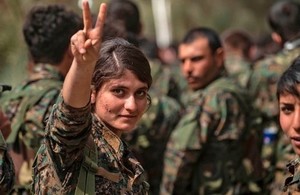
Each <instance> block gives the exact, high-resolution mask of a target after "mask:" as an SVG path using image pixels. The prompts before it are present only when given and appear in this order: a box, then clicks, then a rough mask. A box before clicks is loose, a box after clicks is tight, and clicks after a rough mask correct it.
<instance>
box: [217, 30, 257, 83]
mask: <svg viewBox="0 0 300 195" xmlns="http://www.w3.org/2000/svg"><path fill="white" fill-rule="evenodd" d="M221 38H222V43H223V46H224V51H225V69H226V71H227V73H228V76H230V77H232V78H234V79H236V81H237V82H238V83H239V84H240V85H241V86H243V87H248V82H249V80H250V76H251V73H252V60H251V50H252V49H253V47H254V42H253V40H252V37H251V36H250V35H249V34H248V33H247V32H245V31H243V30H238V29H229V30H227V31H225V32H223V33H222V36H221Z"/></svg>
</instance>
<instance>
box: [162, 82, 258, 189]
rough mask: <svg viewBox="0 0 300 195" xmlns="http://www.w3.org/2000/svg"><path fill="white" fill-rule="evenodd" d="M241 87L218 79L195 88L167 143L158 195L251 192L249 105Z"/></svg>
mask: <svg viewBox="0 0 300 195" xmlns="http://www.w3.org/2000/svg"><path fill="white" fill-rule="evenodd" d="M241 91H242V89H239V88H238V86H237V85H236V84H234V83H233V82H232V81H230V80H229V79H227V78H222V77H221V78H218V79H216V80H215V81H213V82H212V83H210V84H209V86H207V87H206V89H203V90H198V91H196V92H194V94H193V96H191V98H192V99H191V100H190V101H189V103H188V104H187V105H189V107H188V108H187V113H186V114H185V115H184V116H183V117H182V118H181V120H180V122H179V124H178V125H177V127H176V128H175V130H174V131H173V132H172V134H171V137H170V139H169V142H168V144H167V149H166V153H165V161H164V173H163V180H162V185H161V194H162V195H164V194H242V193H246V192H248V193H249V192H250V191H249V189H248V188H251V187H250V185H251V182H250V177H251V176H250V172H251V171H253V169H251V168H253V167H251V166H252V165H251V162H250V160H249V159H247V158H246V153H247V151H246V150H245V149H246V144H245V143H246V140H247V137H248V134H249V130H248V129H247V127H246V126H245V125H246V121H247V114H248V113H247V110H248V108H246V107H247V103H246V99H244V95H242V93H240V92H241ZM185 95H187V94H185ZM256 187H257V186H256ZM252 190H253V193H254V191H255V190H259V189H252Z"/></svg>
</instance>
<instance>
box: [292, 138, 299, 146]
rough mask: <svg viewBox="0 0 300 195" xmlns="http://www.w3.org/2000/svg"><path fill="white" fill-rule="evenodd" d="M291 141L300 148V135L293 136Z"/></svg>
mask: <svg viewBox="0 0 300 195" xmlns="http://www.w3.org/2000/svg"><path fill="white" fill-rule="evenodd" d="M291 142H292V144H293V145H294V146H296V147H297V148H300V137H292V138H291Z"/></svg>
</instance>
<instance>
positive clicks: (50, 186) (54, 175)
mask: <svg viewBox="0 0 300 195" xmlns="http://www.w3.org/2000/svg"><path fill="white" fill-rule="evenodd" d="M90 135H92V137H93V140H94V142H95V144H96V146H97V150H98V154H99V155H98V162H97V163H98V167H101V168H103V169H104V170H106V171H105V172H106V174H105V175H102V176H98V175H96V179H95V180H96V181H95V186H96V187H95V188H96V189H95V190H96V191H95V194H99V195H100V194H147V192H148V189H149V184H148V183H147V182H146V181H145V178H144V170H143V168H142V166H141V165H140V163H139V162H138V161H137V159H136V158H134V157H133V155H132V153H131V152H130V151H129V150H128V147H127V145H126V144H124V142H123V141H121V140H120V139H119V137H117V136H116V135H115V134H114V133H112V131H110V130H109V129H108V128H107V127H106V126H105V125H104V124H103V123H102V122H101V121H100V120H99V119H98V118H97V117H96V116H95V115H92V114H91V106H90V104H89V105H87V106H86V107H84V108H81V109H75V108H72V107H70V106H67V105H65V104H64V103H63V102H62V101H59V102H58V104H57V105H55V106H54V109H53V112H52V114H51V116H50V118H49V122H48V124H47V127H46V135H45V143H44V144H43V145H42V146H41V148H40V149H39V151H38V153H37V157H36V159H35V162H34V165H33V170H34V172H33V176H34V178H33V179H34V181H33V186H32V191H33V193H34V194H68V195H71V194H74V193H75V189H76V186H77V183H78V177H79V170H80V167H81V165H82V162H83V156H84V153H83V152H84V148H85V145H86V144H87V140H88V137H89V136H90ZM115 174H118V175H119V176H120V177H119V179H118V180H117V181H116V180H111V179H110V178H111V177H110V176H111V175H115Z"/></svg>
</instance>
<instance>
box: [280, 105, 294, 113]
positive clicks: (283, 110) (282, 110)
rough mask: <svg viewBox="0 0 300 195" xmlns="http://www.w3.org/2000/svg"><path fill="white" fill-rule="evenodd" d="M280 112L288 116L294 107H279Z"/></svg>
mask: <svg viewBox="0 0 300 195" xmlns="http://www.w3.org/2000/svg"><path fill="white" fill-rule="evenodd" d="M280 110H281V112H283V113H284V114H290V113H292V112H293V111H294V106H289V105H285V106H281V107H280Z"/></svg>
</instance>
